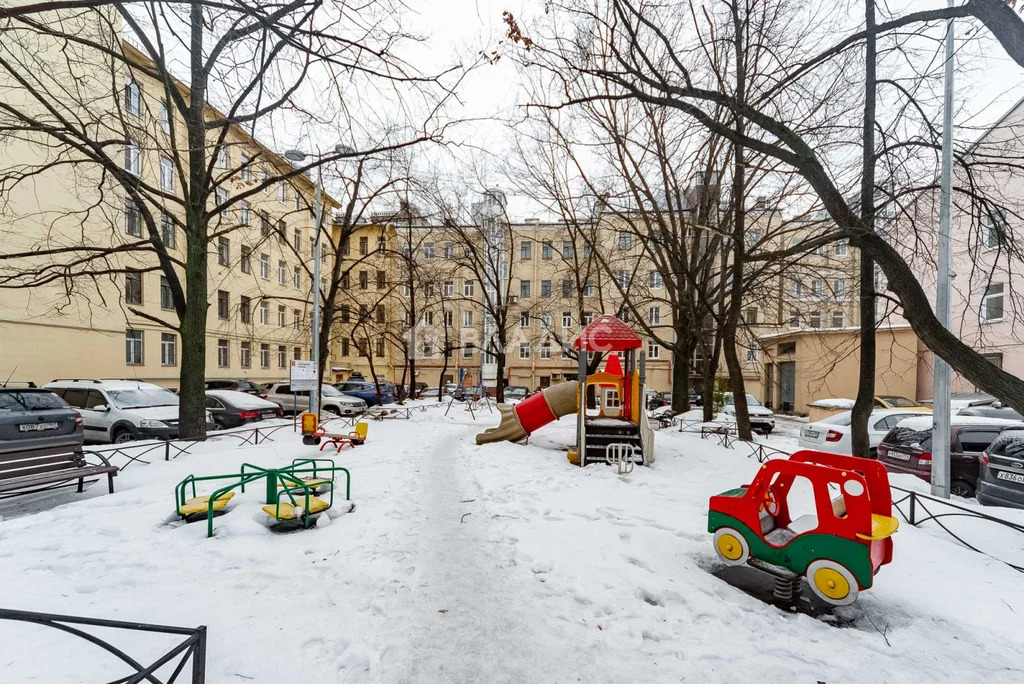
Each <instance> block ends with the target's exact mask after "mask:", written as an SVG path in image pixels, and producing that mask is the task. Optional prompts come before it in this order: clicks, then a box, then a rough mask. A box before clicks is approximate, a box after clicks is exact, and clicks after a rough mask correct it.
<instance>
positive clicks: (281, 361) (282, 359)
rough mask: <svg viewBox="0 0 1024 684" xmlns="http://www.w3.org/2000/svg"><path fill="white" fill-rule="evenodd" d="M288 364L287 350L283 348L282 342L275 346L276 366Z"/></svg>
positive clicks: (282, 366)
mask: <svg viewBox="0 0 1024 684" xmlns="http://www.w3.org/2000/svg"><path fill="white" fill-rule="evenodd" d="M287 366H288V352H287V351H286V350H285V347H284V345H283V344H280V345H278V346H277V367H278V368H285V367H287Z"/></svg>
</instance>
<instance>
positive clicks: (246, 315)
mask: <svg viewBox="0 0 1024 684" xmlns="http://www.w3.org/2000/svg"><path fill="white" fill-rule="evenodd" d="M238 315H239V317H240V318H241V319H242V322H243V323H249V322H251V321H252V304H251V300H250V299H249V298H248V297H246V296H245V295H242V296H241V298H239V300H238Z"/></svg>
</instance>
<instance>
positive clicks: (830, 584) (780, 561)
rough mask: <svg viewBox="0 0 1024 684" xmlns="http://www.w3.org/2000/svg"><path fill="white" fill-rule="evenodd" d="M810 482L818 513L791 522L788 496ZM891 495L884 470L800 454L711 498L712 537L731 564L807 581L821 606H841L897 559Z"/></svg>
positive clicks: (769, 464) (827, 456)
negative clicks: (798, 482)
mask: <svg viewBox="0 0 1024 684" xmlns="http://www.w3.org/2000/svg"><path fill="white" fill-rule="evenodd" d="M797 477H804V478H807V480H809V481H810V483H811V487H812V489H813V492H814V507H815V512H814V514H812V515H803V516H800V517H798V518H796V519H793V517H792V515H791V514H790V510H789V502H788V498H789V493H790V491H791V490H792V489H793V482H794V481H795V479H796V478H797ZM898 526H899V521H898V520H897V519H896V518H894V517H892V491H891V490H890V489H889V474H888V472H887V471H886V470H885V466H884V465H882V464H881V463H879V462H878V461H872V460H868V459H862V458H854V457H852V456H840V455H837V454H828V453H824V452H821V451H798V452H796V453H795V454H793V455H792V456H790V457H789V458H788V459H775V460H771V461H768V462H767V463H765V464H764V465H762V466H761V469H760V470H759V471H758V473H757V477H755V478H754V481H753V482H752V483H750V484H749V485H746V486H745V487H740V488H739V489H732V490H729V491H727V492H723V493H721V494H719V495H717V496H713V497H711V501H710V504H709V513H708V532H713V533H714V535H715V539H714V541H715V551H716V552H717V553H718V556H719V557H720V558H721V559H722V560H723V561H725V562H726V563H727V564H729V565H742V564H744V563H747V562H751V561H754V562H753V563H752V564H754V565H755V566H758V565H760V566H763V565H764V564H770V565H772V566H777V567H781V568H785V569H786V570H789V571H790V572H793V573H795V574H797V575H804V576H805V577H806V578H807V582H808V584H810V586H811V590H812V591H814V593H815V594H817V596H818V597H819V598H820V599H822V600H823V601H825V602H827V603H830V604H832V605H837V606H843V605H848V604H850V603H853V602H854V601H855V600H856V598H857V593H858V592H859V591H861V590H862V589H869V588H870V587H871V584H872V581H873V579H874V575H875V573H877V572H878V570H879V568H881V567H882V566H883V565H885V564H887V563H889V562H890V561H892V534H893V533H894V532H895V531H896V528H897V527H898Z"/></svg>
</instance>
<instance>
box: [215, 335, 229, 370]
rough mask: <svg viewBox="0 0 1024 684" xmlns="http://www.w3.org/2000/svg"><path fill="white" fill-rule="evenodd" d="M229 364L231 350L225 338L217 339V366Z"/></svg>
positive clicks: (223, 366)
mask: <svg viewBox="0 0 1024 684" xmlns="http://www.w3.org/2000/svg"><path fill="white" fill-rule="evenodd" d="M230 365H231V352H230V349H229V347H228V341H227V340H217V367H218V368H227V367H228V366H230Z"/></svg>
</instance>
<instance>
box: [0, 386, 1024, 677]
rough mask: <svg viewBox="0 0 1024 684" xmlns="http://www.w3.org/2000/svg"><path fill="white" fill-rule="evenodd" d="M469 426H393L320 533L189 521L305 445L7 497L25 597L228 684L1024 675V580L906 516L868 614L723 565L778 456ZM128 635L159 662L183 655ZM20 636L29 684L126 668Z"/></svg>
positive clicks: (81, 645) (674, 438) (1010, 540)
mask: <svg viewBox="0 0 1024 684" xmlns="http://www.w3.org/2000/svg"><path fill="white" fill-rule="evenodd" d="M443 413H444V409H443V407H441V408H438V407H436V406H434V407H431V408H430V409H428V410H427V411H426V412H423V413H419V412H417V413H414V417H413V419H412V420H410V421H405V420H388V421H384V422H373V423H371V424H370V434H369V440H368V442H367V444H366V445H364V446H361V447H359V448H357V449H355V450H354V451H349V450H347V449H346V450H345V451H344V452H342V455H341V456H340V461H341V463H342V464H343V465H345V466H346V467H349V468H350V469H351V471H352V477H353V486H352V495H353V500H354V502H355V503H356V507H355V510H354V511H352V512H350V513H345V512H343V511H344V510H345V507H343V506H341V505H340V502H339V503H338V505H336V507H335V509H333V510H332V511H331V516H330V517H329V518H328V517H321V521H322V522H321V523H320V524H319V525H318V526H317V527H316V528H315V529H311V530H308V531H298V532H293V533H289V534H276V533H271V532H269V531H268V530H267V528H266V527H265V526H264V522H265V519H266V516H265V515H264V514H263V513H262V512H261V511H260V501H259V492H258V491H257V492H255V493H252V494H250V493H248V492H247V493H246V494H245V495H237V496H236V497H235V500H234V502H233V504H234V505H233V507H232V508H231V510H230V511H229V512H228V513H227V514H226V515H225V516H223V517H220V518H218V519H217V521H216V532H217V533H216V536H215V537H214V538H213V539H207V538H206V537H205V531H206V530H205V525H202V524H193V525H179V524H171V523H172V521H173V518H174V516H173V515H172V513H173V493H172V490H173V486H174V484H175V483H176V482H178V481H179V480H181V479H182V478H183V477H185V476H186V475H188V474H190V473H196V474H209V473H217V472H230V471H232V470H236V469H237V468H238V467H239V465H240V464H241V463H242V462H251V463H256V464H260V465H270V466H272V465H276V464H283V463H287V462H289V461H290V460H291V459H292V458H295V457H300V456H307V455H310V454H311V453H313V452H314V451H315V449H314V448H312V447H305V446H303V445H302V444H301V442H300V441H299V439H298V437H297V436H295V435H293V434H291V433H290V432H287V431H282V432H279V433H278V434H277V436H276V439H275V441H274V442H268V443H264V444H261V445H260V446H258V447H253V446H248V447H241V448H239V447H235V446H234V445H233V443H231V442H226V441H220V442H213V443H209V444H206V445H203V446H201V447H200V448H197V449H196V450H195V452H194V453H193V454H190V455H184V456H181V457H179V458H178V459H176V460H175V461H172V462H170V463H165V462H163V461H158V462H154V463H153V464H152V465H149V466H136V465H133V466H131V467H129V468H128V469H127V470H126V471H124V472H123V473H122V474H121V475H119V476H118V477H117V478H116V480H115V481H116V485H117V489H118V491H117V493H116V494H114V495H112V496H111V495H105V494H103V493H102V491H101V490H99V489H98V487H99V486H100V485H97V486H94V487H93V491H91V492H89V495H88V496H86V497H81V496H77V495H74V494H63V495H61V497H60V498H58V499H53V500H51V501H50V502H48V505H52V504H59V505H55V506H53V507H50V508H47V509H45V510H40V509H39V508H38V505H36V504H32V503H29V502H28V501H27V500H25V501H23V500H20V499H15V500H12V501H9V502H4V508H0V515H4V516H5V518H4V519H3V520H0V587H2V588H3V591H2V596H3V599H2V601H0V605H2V606H3V607H7V608H19V609H25V610H37V611H46V612H56V613H66V614H73V615H87V616H95V617H105V618H112V619H121V620H138V621H142V622H156V623H164V624H172V625H182V626H192V625H199V624H205V625H208V627H209V638H210V642H209V647H208V659H207V660H208V681H209V682H213V683H218V684H219V683H222V682H223V683H244V682H258V683H262V682H267V683H268V684H269V683H274V684H276V683H278V682H282V681H293V680H295V681H302V682H304V683H305V684H313V683H321V682H322V683H325V684H327V683H330V684H334V683H337V682H679V681H688V682H701V683H704V682H708V683H714V682H750V681H755V680H756V681H761V682H766V683H772V682H811V683H814V682H827V683H828V684H837V683H842V682H857V683H865V682H867V683H871V682H892V683H900V682H915V683H916V682H922V681H932V682H947V681H948V682H981V681H984V682H986V683H988V684H995V683H999V682H1019V681H1022V679H1024V631H1022V630H1021V629H1020V625H1021V620H1022V616H1024V577H1022V576H1021V574H1020V573H1018V572H1016V571H1014V570H1012V569H1011V568H1009V567H1008V566H1006V565H1004V564H1003V563H1000V562H997V561H995V560H993V559H992V558H989V557H986V556H984V555H981V554H976V553H974V552H972V551H969V550H967V549H964V548H963V547H961V546H959V545H958V544H957V543H956V542H954V541H952V540H951V539H949V538H948V537H947V536H945V535H944V534H943V533H941V532H939V531H937V530H935V529H915V528H912V527H911V526H909V525H904V526H903V527H902V528H901V530H900V531H899V533H898V534H897V536H896V538H895V558H894V561H893V563H892V564H891V565H888V566H886V567H883V568H882V570H881V572H880V573H879V575H878V577H877V579H876V584H875V587H874V588H872V589H870V590H868V591H866V592H863V593H862V594H861V595H860V597H859V598H858V600H857V602H856V603H855V604H854V605H852V606H849V607H846V608H842V609H838V610H836V611H835V613H834V615H831V616H826V617H823V618H819V619H816V618H812V617H809V616H807V615H803V614H791V613H787V612H784V611H781V610H779V609H778V608H776V607H773V606H771V605H767V604H765V603H763V602H762V601H760V600H758V599H757V598H754V597H753V596H750V595H748V594H747V593H744V592H743V591H741V590H740V589H737V588H735V587H733V586H731V585H730V584H728V583H726V582H724V581H723V580H722V579H719V577H718V576H716V574H714V573H715V572H717V571H718V570H719V569H720V566H719V564H718V562H717V560H716V559H715V557H714V554H713V551H712V546H711V537H710V535H709V534H708V533H707V504H708V497H709V496H710V495H712V494H715V493H718V492H720V491H723V490H726V489H729V488H732V487H735V486H738V485H741V484H744V483H746V482H749V481H750V480H751V478H752V477H753V475H754V473H755V471H756V468H757V462H756V461H755V460H753V459H750V458H747V457H746V456H745V455H743V454H742V453H740V452H739V451H731V450H728V449H725V448H722V447H719V446H716V445H714V444H713V442H712V441H710V440H703V441H702V440H700V439H699V438H698V437H696V436H693V435H687V434H680V433H678V432H673V431H662V432H659V433H657V434H656V450H657V461H656V462H655V464H654V466H653V467H652V468H640V467H638V468H636V470H635V471H634V472H633V473H632V474H631V475H628V476H625V477H618V476H617V475H616V474H615V471H614V470H613V469H610V468H605V467H598V466H591V467H588V468H586V469H583V470H580V469H579V468H576V467H573V466H572V465H570V464H569V463H568V461H567V460H566V458H565V453H564V449H565V447H566V446H568V445H569V443H570V442H571V441H572V439H573V423H572V421H571V420H567V419H563V420H561V421H560V422H559V423H557V424H555V425H551V426H547V427H545V428H543V429H542V430H540V431H538V432H537V433H536V434H535V435H534V436H533V437H531V439H530V444H529V445H528V446H523V445H514V444H496V445H486V446H477V445H476V444H475V443H474V441H473V435H474V434H475V433H476V432H478V431H480V430H482V429H484V428H485V427H488V426H490V425H491V424H493V423H494V422H496V420H497V415H496V414H488V413H487V412H486V410H485V411H484V412H482V413H480V412H478V413H477V420H476V421H473V420H472V418H471V416H470V414H468V413H466V412H464V411H461V410H459V408H458V407H456V408H453V409H452V411H451V413H450V415H449V416H448V417H445V416H444V415H443ZM774 439H775V436H774V435H773V437H772V438H770V439H769V443H773V440H774ZM785 439H786V438H785V437H782V438H780V440H779V443H785ZM911 480H913V478H910V477H901V478H894V483H895V484H900V485H901V486H903V485H908V484H909V485H911V486H916V484H914V483H912V482H911ZM921 484H922V485H923V484H924V483H921ZM794 495H796V494H794ZM26 499H27V497H26ZM985 510H986V512H989V511H991V510H993V509H985ZM1003 513H1004V514H1005V516H1006V517H1007V518H1008V519H1012V520H1016V521H1018V522H1024V515H1020V514H1018V512H1003ZM960 524H961V525H970V524H971V523H970V522H968V523H960ZM986 534H987V535H989V538H990V539H989V541H990V543H992V544H993V545H994V548H993V550H994V551H997V550H1003V551H1008V552H1013V553H1018V552H1021V540H1022V538H1024V537H1022V536H1021V535H1019V534H1013V533H1011V532H1008V531H1001V530H996V531H995V532H992V531H991V530H988V531H986ZM103 636H105V637H110V638H112V639H114V640H115V643H116V644H117V645H119V646H125V647H126V650H128V651H129V652H130V653H132V654H133V655H136V656H138V657H140V659H145V657H146V656H147V655H148V654H149V655H152V656H154V657H155V655H156V654H157V653H158V652H162V651H160V648H161V647H164V648H165V649H166V647H167V646H169V644H170V643H171V642H172V641H173V639H166V640H164V641H160V642H154V640H153V639H152V638H151V637H145V638H140V637H139V636H137V635H127V636H126V635H121V634H112V633H110V632H104V633H103ZM0 644H3V648H2V649H0V672H3V681H11V682H46V683H47V684H50V683H56V682H76V683H78V682H100V681H109V680H112V679H115V678H116V677H118V676H121V675H123V674H124V673H125V671H124V670H122V669H120V668H119V667H118V665H117V663H116V662H115V661H114V660H113V659H112V658H108V657H106V656H105V655H104V654H103V653H102V652H101V651H99V650H98V649H96V648H94V647H91V646H89V645H88V644H86V643H85V642H82V641H80V640H78V639H74V638H72V637H69V636H66V635H62V634H61V633H59V632H57V631H55V630H50V629H45V628H40V627H35V626H30V625H25V624H20V623H9V622H8V623H5V622H3V621H0Z"/></svg>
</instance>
